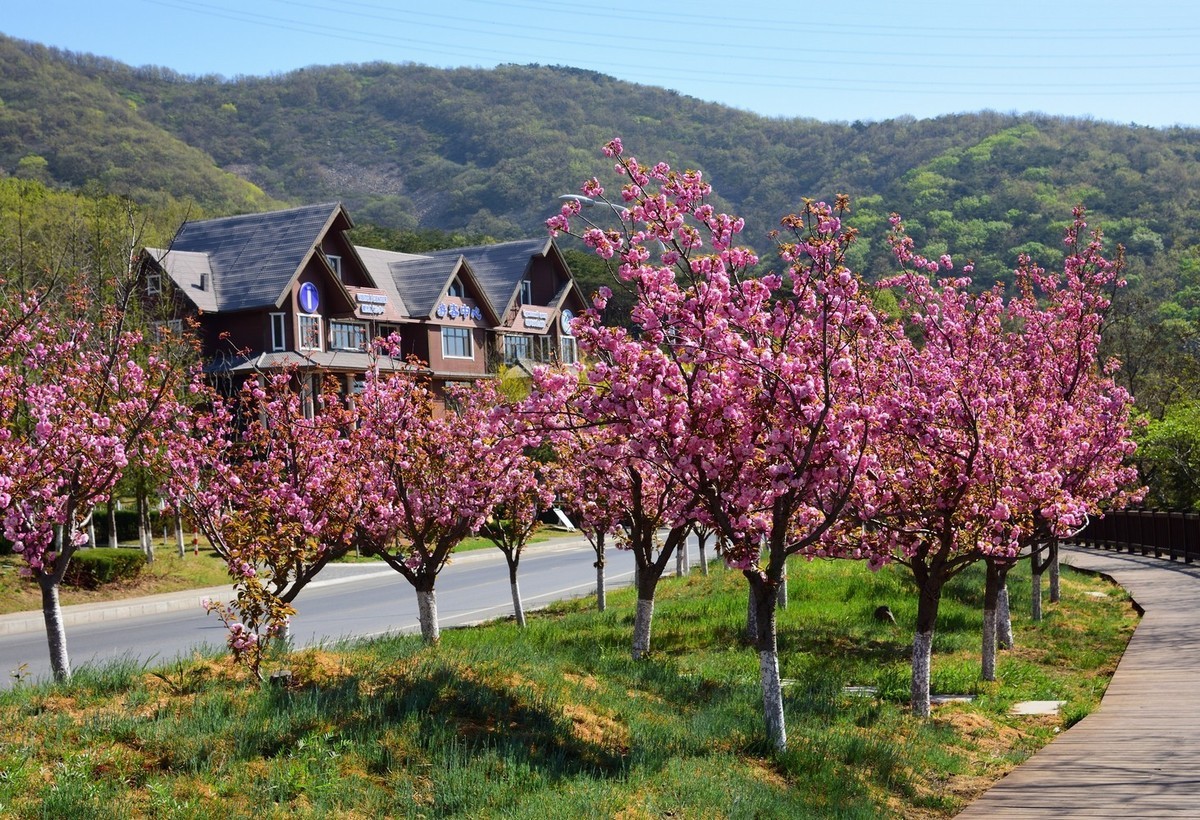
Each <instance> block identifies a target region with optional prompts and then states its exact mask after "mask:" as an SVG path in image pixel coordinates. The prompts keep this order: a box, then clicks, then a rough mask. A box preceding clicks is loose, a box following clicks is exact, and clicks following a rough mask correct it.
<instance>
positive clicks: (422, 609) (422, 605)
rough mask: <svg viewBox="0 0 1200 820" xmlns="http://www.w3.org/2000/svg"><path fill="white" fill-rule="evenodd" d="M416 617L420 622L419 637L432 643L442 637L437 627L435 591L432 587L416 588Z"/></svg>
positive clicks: (427, 642)
mask: <svg viewBox="0 0 1200 820" xmlns="http://www.w3.org/2000/svg"><path fill="white" fill-rule="evenodd" d="M417 618H418V620H419V621H420V623H421V638H422V639H424V641H425V643H426V644H428V645H433V644H435V643H437V642H438V640H439V639H440V638H441V637H442V632H441V629H440V628H439V627H438V614H437V593H436V592H434V591H433V590H432V589H418V590H417Z"/></svg>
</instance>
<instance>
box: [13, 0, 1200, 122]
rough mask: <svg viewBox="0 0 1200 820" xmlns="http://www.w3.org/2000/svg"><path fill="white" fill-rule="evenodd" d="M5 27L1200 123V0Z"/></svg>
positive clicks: (218, 65) (194, 16)
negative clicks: (581, 70)
mask: <svg viewBox="0 0 1200 820" xmlns="http://www.w3.org/2000/svg"><path fill="white" fill-rule="evenodd" d="M0 32H2V33H4V34H6V35H8V36H10V37H16V38H19V39H23V40H32V41H34V42H38V43H42V44H45V45H50V46H56V47H59V48H63V49H67V50H70V51H77V52H86V53H91V54H96V55H100V56H104V57H111V58H113V59H115V60H119V61H120V62H123V63H127V64H129V65H134V66H141V65H157V66H165V67H167V68H170V69H174V70H175V71H177V72H179V73H181V74H185V75H194V76H201V75H220V76H223V77H226V78H233V77H237V76H242V75H254V76H267V75H275V74H283V73H286V72H288V71H292V70H295V69H299V68H303V67H306V66H312V65H340V64H355V63H369V62H378V61H382V62H389V63H421V64H425V65H432V66H439V67H458V66H468V67H481V68H490V67H493V66H496V65H499V64H504V63H517V64H530V63H539V64H542V65H569V66H574V67H577V68H584V69H590V70H593V71H599V72H601V73H604V74H608V75H611V76H613V77H617V78H619V79H622V80H628V81H630V82H635V83H641V84H645V85H654V86H661V87H664V88H670V89H674V90H676V91H678V92H680V93H681V94H685V95H687V96H691V97H697V98H699V99H702V100H706V101H711V102H718V103H723V104H725V105H730V106H733V107H736V108H740V109H743V110H747V111H753V112H756V113H758V114H763V115H766V116H771V117H809V118H814V119H818V120H823V121H843V122H853V121H855V120H863V121H868V120H884V119H890V118H892V117H897V116H903V115H911V116H914V117H918V118H925V117H934V116H938V115H941V114H953V113H959V112H966V111H979V110H984V109H990V110H994V111H1001V112H1018V113H1025V112H1041V113H1046V114H1058V115H1067V116H1078V117H1090V118H1094V119H1098V120H1107V121H1111V122H1118V123H1136V124H1139V125H1149V126H1170V125H1191V126H1200V3H1196V0H1140V1H1138V0H1135V2H1129V0H1098V2H1090V0H1083V2H1071V3H1067V2H1060V0H1003V1H1002V2H991V1H988V2H980V0H931V1H930V2H921V0H891V2H882V0H851V2H845V3H836V4H835V3H827V2H824V3H822V2H816V3H813V2H809V3H803V2H797V0H791V2H780V1H778V0H741V2H728V1H726V2H713V1H712V0H685V2H676V3H671V2H665V3H654V2H648V1H647V0H605V2H603V3H580V2H571V1H570V0H507V1H506V0H445V1H444V2H440V3H438V2H423V3H418V2H415V0H395V1H394V2H385V0H353V1H352V0H0Z"/></svg>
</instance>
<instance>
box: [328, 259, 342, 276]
mask: <svg viewBox="0 0 1200 820" xmlns="http://www.w3.org/2000/svg"><path fill="white" fill-rule="evenodd" d="M325 258H326V259H328V260H329V267H331V268H333V272H334V273H336V274H337V275H338V276H339V277H340V276H341V275H342V257H340V256H336V255H335V254H332V253H327V254H325Z"/></svg>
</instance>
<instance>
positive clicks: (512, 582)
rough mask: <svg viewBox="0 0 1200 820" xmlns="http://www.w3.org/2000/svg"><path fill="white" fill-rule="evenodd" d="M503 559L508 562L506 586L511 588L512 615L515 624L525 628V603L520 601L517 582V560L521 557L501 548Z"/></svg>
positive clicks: (519, 588) (519, 587)
mask: <svg viewBox="0 0 1200 820" xmlns="http://www.w3.org/2000/svg"><path fill="white" fill-rule="evenodd" d="M502 552H503V553H504V560H506V561H507V562H508V587H509V589H510V590H512V602H513V617H514V618H516V619H517V626H519V627H521V629H524V628H525V604H524V602H522V601H521V586H520V584H518V583H517V561H520V560H521V558H520V556H519V555H510V554H509V552H508V550H502Z"/></svg>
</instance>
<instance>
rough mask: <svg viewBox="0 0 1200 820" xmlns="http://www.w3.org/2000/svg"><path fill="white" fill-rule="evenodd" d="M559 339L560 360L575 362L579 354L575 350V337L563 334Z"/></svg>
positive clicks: (569, 362)
mask: <svg viewBox="0 0 1200 820" xmlns="http://www.w3.org/2000/svg"><path fill="white" fill-rule="evenodd" d="M558 341H559V346H558V350H559V354H558V360H559V361H560V362H562V363H563V364H575V361H576V359H577V358H578V354H577V353H576V351H575V337H574V336H563V337H562V338H561V339H559V340H558Z"/></svg>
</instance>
